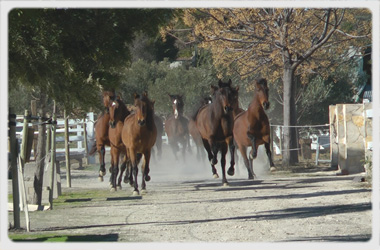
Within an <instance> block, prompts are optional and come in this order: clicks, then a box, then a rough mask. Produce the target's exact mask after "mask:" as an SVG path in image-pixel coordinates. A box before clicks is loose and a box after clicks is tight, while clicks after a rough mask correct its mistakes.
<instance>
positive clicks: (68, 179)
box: [64, 109, 71, 187]
mask: <svg viewBox="0 0 380 250" xmlns="http://www.w3.org/2000/svg"><path fill="white" fill-rule="evenodd" d="M64 119H65V159H66V183H67V187H71V170H70V141H69V118H68V117H67V112H66V109H65V110H64Z"/></svg>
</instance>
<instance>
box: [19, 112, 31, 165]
mask: <svg viewBox="0 0 380 250" xmlns="http://www.w3.org/2000/svg"><path fill="white" fill-rule="evenodd" d="M28 116H29V111H28V110H25V117H24V127H23V130H22V143H21V153H20V156H21V161H22V167H24V166H25V163H26V151H27V146H28ZM22 171H24V169H22Z"/></svg>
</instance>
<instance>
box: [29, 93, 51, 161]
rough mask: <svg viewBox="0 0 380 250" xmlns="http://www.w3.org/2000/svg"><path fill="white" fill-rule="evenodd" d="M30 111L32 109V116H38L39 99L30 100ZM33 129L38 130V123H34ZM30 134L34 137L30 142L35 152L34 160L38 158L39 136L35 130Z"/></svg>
mask: <svg viewBox="0 0 380 250" xmlns="http://www.w3.org/2000/svg"><path fill="white" fill-rule="evenodd" d="M30 111H31V115H32V116H37V101H36V100H31V101H30ZM32 129H33V131H38V125H33V126H32ZM29 136H31V137H32V138H33V139H32V141H31V142H29V143H31V144H32V147H33V152H34V160H36V155H37V144H38V136H36V135H34V132H33V135H29ZM46 152H48V151H46Z"/></svg>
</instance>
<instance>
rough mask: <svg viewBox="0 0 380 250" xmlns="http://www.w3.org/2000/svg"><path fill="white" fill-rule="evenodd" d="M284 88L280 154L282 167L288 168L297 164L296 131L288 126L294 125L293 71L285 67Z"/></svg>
mask: <svg viewBox="0 0 380 250" xmlns="http://www.w3.org/2000/svg"><path fill="white" fill-rule="evenodd" d="M283 81H284V83H283V86H284V98H283V99H284V107H283V112H284V113H283V114H284V129H283V131H284V141H283V152H282V165H283V166H286V167H288V166H290V165H292V164H294V163H296V162H298V153H297V150H292V149H296V148H297V136H296V129H295V128H291V127H290V126H294V125H296V121H297V115H296V104H295V98H294V95H295V91H294V69H292V67H290V66H288V65H285V67H284V74H283Z"/></svg>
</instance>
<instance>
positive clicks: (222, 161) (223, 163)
mask: <svg viewBox="0 0 380 250" xmlns="http://www.w3.org/2000/svg"><path fill="white" fill-rule="evenodd" d="M226 154H227V144H223V145H222V146H221V155H222V157H221V159H220V165H221V166H222V176H223V178H222V183H223V186H228V181H227V178H226Z"/></svg>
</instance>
